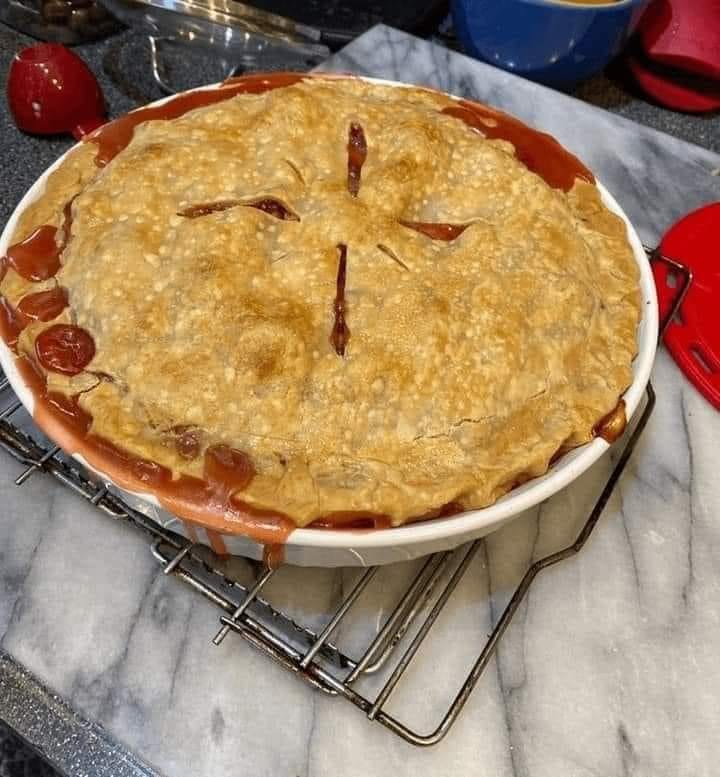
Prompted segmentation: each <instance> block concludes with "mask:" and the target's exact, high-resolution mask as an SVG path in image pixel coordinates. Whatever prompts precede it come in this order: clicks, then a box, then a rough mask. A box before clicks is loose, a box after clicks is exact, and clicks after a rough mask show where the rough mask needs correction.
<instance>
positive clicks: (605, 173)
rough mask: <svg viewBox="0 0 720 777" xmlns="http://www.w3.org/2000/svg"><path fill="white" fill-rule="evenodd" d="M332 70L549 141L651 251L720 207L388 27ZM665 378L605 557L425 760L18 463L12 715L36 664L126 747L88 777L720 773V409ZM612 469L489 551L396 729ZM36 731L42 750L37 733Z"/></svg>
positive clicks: (665, 172)
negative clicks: (695, 214) (219, 640)
mask: <svg viewBox="0 0 720 777" xmlns="http://www.w3.org/2000/svg"><path fill="white" fill-rule="evenodd" d="M325 67H326V68H327V69H332V70H338V71H352V72H359V73H367V74H370V75H374V76H381V77H386V78H394V79H398V80H403V81H410V82H415V83H419V84H429V85H433V86H436V87H440V88H442V89H445V90H447V91H450V92H453V93H456V94H460V95H464V96H471V97H474V98H478V99H481V100H484V101H486V102H489V103H492V104H494V105H497V106H499V107H502V108H505V109H506V110H508V111H510V112H512V113H515V114H516V115H518V116H519V117H521V118H523V119H524V120H526V121H527V122H529V123H531V124H533V125H535V126H537V127H540V128H542V129H545V130H547V131H549V132H551V133H552V134H554V135H556V136H557V137H558V138H559V139H560V140H561V142H563V143H564V144H565V145H567V146H568V147H569V148H570V149H572V150H573V151H575V152H576V153H577V154H578V155H579V156H580V157H582V158H583V160H584V161H585V162H587V163H588V165H589V166H590V167H591V168H593V169H594V170H595V171H596V173H597V174H598V177H599V178H601V179H602V181H603V182H604V183H605V184H606V185H607V186H608V188H609V189H610V190H611V191H612V192H613V193H614V194H615V195H616V197H617V199H618V200H619V201H620V203H621V205H622V206H623V207H624V208H625V209H626V211H627V213H628V214H629V216H630V218H631V219H632V220H633V221H634V223H635V224H636V226H637V227H638V230H639V231H640V233H641V236H642V238H643V239H644V240H645V241H646V242H648V243H650V244H654V243H655V242H656V241H657V240H658V238H659V236H660V234H661V233H662V231H663V230H664V229H665V228H666V227H667V226H668V225H669V224H671V223H672V222H673V221H674V220H675V219H677V218H678V217H679V216H681V215H683V214H684V213H686V212H688V211H689V210H691V209H693V208H694V207H697V206H699V205H700V204H702V203H704V202H709V201H712V200H718V199H720V156H718V155H716V154H713V153H712V152H710V151H706V150H703V149H701V148H699V147H696V146H692V145H690V144H687V143H684V142H683V141H680V140H677V139H675V138H670V137H668V136H665V135H662V134H660V133H658V132H656V131H654V130H651V129H648V128H645V127H640V126H638V125H635V124H633V123H631V122H628V121H626V120H624V119H621V118H618V117H616V116H613V115H611V114H608V113H605V112H603V111H601V110H598V109H595V108H593V107H590V106H588V105H585V104H583V103H581V102H579V101H577V100H574V99H572V98H569V97H566V96H563V95H560V94H557V93H555V92H552V91H550V90H547V89H545V88H543V87H540V86H537V85H533V84H530V83H529V82H525V81H522V80H519V79H517V78H515V77H513V76H511V75H508V74H506V73H502V72H500V71H497V70H495V69H493V68H490V67H488V66H485V65H482V64H480V63H478V62H476V61H473V60H471V59H468V58H465V57H462V56H460V55H458V54H455V53H452V52H449V51H447V50H444V49H440V48H438V47H434V46H432V45H431V44H429V43H426V42H424V41H420V40H417V39H415V38H412V37H410V36H407V35H404V34H402V33H399V32H396V31H393V30H391V29H389V28H384V27H378V28H375V29H373V30H371V31H370V32H369V33H367V34H366V35H364V36H362V37H361V38H359V39H357V40H356V41H354V42H353V43H352V44H351V45H350V46H349V47H347V48H346V49H345V50H344V51H343V52H341V53H340V54H338V55H336V56H335V57H334V58H333V59H332V60H331V61H330V62H329V63H327V64H326V65H325ZM38 172H39V170H37V171H35V170H33V171H31V175H30V177H31V178H32V177H34V175H36V174H37V173H38ZM23 174H25V173H23ZM653 380H654V384H655V388H656V391H657V395H658V401H657V407H656V410H655V412H654V414H653V416H652V418H651V420H650V423H649V426H648V428H647V430H646V433H645V434H644V435H643V438H642V439H641V442H640V443H639V445H638V448H637V449H636V451H635V454H634V456H633V458H632V460H631V462H630V464H629V466H628V469H627V471H626V473H625V475H624V477H623V479H622V481H621V483H620V485H619V487H618V489H617V490H616V492H615V493H614V495H613V497H612V499H611V500H610V503H609V505H608V507H607V509H606V511H605V513H604V515H603V517H602V520H601V522H600V524H599V526H598V527H597V529H596V531H595V534H594V535H593V537H592V539H591V541H590V543H589V544H588V546H587V547H586V548H585V549H584V550H583V551H582V553H581V554H580V555H579V556H577V557H575V558H573V559H571V560H569V561H567V562H564V563H563V564H561V565H559V566H557V567H554V568H552V569H550V570H547V571H546V572H544V573H542V574H541V576H540V577H539V578H538V579H537V580H536V581H535V583H534V585H533V588H532V590H531V593H530V596H529V598H528V599H527V600H526V602H525V603H524V604H523V605H522V607H521V610H520V611H519V613H518V615H517V617H516V620H515V621H514V622H513V625H512V626H511V628H510V630H509V631H508V633H507V634H506V636H505V638H504V640H503V642H502V643H501V645H500V647H499V650H498V653H497V656H496V658H494V659H493V660H492V662H491V664H490V666H489V667H488V670H487V671H486V673H485V676H484V677H483V678H482V680H481V682H480V685H479V686H478V688H477V689H476V691H475V693H474V694H473V696H472V697H471V699H470V701H469V703H468V705H467V707H466V709H465V710H464V712H463V714H462V716H461V718H460V719H459V720H458V722H457V724H456V726H455V727H454V728H453V729H452V730H451V732H450V734H449V735H448V737H447V738H446V739H445V740H444V741H443V742H441V743H440V744H439V745H437V746H436V747H433V748H430V749H418V748H414V747H411V746H410V745H407V744H405V743H404V742H402V741H400V740H399V739H397V738H396V737H394V736H392V735H391V734H389V733H388V732H387V731H385V730H384V729H382V728H381V727H380V726H377V725H374V724H371V723H369V722H368V721H366V720H365V719H364V718H363V716H362V714H361V713H359V712H358V710H356V709H355V708H354V707H352V706H351V705H349V704H347V703H345V702H343V701H342V700H339V699H333V698H329V697H326V696H324V695H322V694H319V693H315V692H313V691H312V690H310V688H309V687H308V686H306V685H305V684H303V683H301V682H299V681H298V680H297V679H296V678H295V677H293V676H291V675H290V674H289V673H288V672H286V671H285V670H284V669H282V668H281V667H279V666H276V665H274V664H272V663H271V662H270V661H268V659H267V658H266V657H264V656H262V655H260V654H258V653H257V652H255V651H253V650H252V649H250V648H249V647H248V646H247V645H246V644H244V643H243V642H242V641H241V640H239V639H237V638H235V637H232V636H231V637H229V638H228V639H226V640H225V642H224V643H223V644H222V645H221V646H220V647H218V648H214V647H212V646H211V644H210V639H211V637H212V636H213V634H214V633H215V631H216V630H217V626H218V621H217V612H216V611H215V609H214V608H212V607H211V606H210V605H209V604H208V603H207V602H205V601H204V600H201V599H200V598H198V597H197V596H195V595H193V594H192V593H191V592H189V591H188V590H187V589H186V588H185V587H183V586H182V585H181V584H180V583H179V581H177V580H175V579H172V578H168V577H164V576H162V575H159V574H158V566H157V563H156V562H155V561H154V560H153V559H152V557H151V554H150V550H149V547H148V543H147V540H146V539H145V537H144V536H142V535H141V534H139V533H138V532H136V531H133V529H132V527H130V526H128V525H126V524H124V523H120V522H115V521H112V520H111V519H109V518H108V517H107V516H106V515H103V514H101V513H100V512H99V511H97V510H96V509H94V508H93V507H92V506H90V505H89V504H86V503H83V502H82V501H80V500H79V499H78V498H77V497H76V496H74V495H73V494H72V493H70V492H69V491H67V490H66V489H64V488H62V487H60V486H59V485H57V484H55V483H54V482H53V481H51V479H50V478H49V477H46V476H43V475H36V476H34V477H33V478H31V480H30V481H29V482H28V483H27V484H26V485H25V486H23V488H22V489H18V488H16V487H14V486H13V485H12V481H13V479H14V478H15V477H16V476H17V474H18V473H19V472H20V467H19V465H17V464H16V463H15V462H13V461H12V460H11V459H10V458H9V457H7V456H5V455H0V504H2V511H1V512H0V648H1V649H2V650H3V651H5V653H6V657H5V659H3V660H4V662H5V663H6V664H8V665H10V666H11V667H13V669H12V672H11V673H10V675H11V681H8V680H6V685H3V684H2V681H1V680H0V689H3V688H4V689H9V690H5V691H4V692H3V694H0V715H2V714H4V711H3V699H4V700H5V701H7V699H8V698H9V696H12V694H16V693H19V690H18V689H19V688H20V687H21V686H22V677H21V675H22V673H23V671H25V670H27V671H28V672H30V673H31V674H32V675H33V676H34V677H35V678H38V679H39V680H40V681H41V682H42V683H44V684H45V685H46V686H47V687H48V688H49V689H51V690H52V691H53V692H54V693H55V694H57V696H56V697H54V698H55V702H54V703H55V705H56V706H57V707H58V708H62V710H64V712H63V713H62V714H59V717H60V718H62V719H67V718H68V717H72V716H73V715H75V714H76V713H79V714H80V715H81V716H83V718H84V719H85V720H86V721H89V722H90V723H91V724H92V726H91V727H90V728H92V731H93V732H95V733H97V732H100V734H99V735H100V738H101V739H103V738H107V739H109V740H110V741H111V743H112V742H118V743H120V745H121V747H119V748H116V749H115V750H113V749H112V748H113V747H114V745H112V744H111V745H110V746H109V747H110V751H112V752H111V753H110V755H107V753H108V752H109V751H108V749H107V748H106V749H105V750H104V751H103V752H104V753H105V755H104V756H103V757H102V758H98V760H97V762H94V763H93V764H91V765H88V762H87V761H83V759H82V758H81V757H80V755H79V754H78V752H75V753H74V755H75V756H77V757H76V758H75V759H74V760H73V757H72V756H73V751H72V748H71V749H70V750H69V751H67V750H66V751H65V759H66V760H65V761H64V762H63V764H62V765H63V767H64V768H65V769H66V771H69V772H71V773H73V774H93V775H105V774H107V775H120V774H126V773H128V774H130V773H140V772H142V770H143V769H144V767H143V763H145V764H149V765H150V766H151V767H152V768H154V769H156V770H157V771H158V772H160V773H162V774H165V775H168V776H169V777H186V776H187V777H197V776H198V775H206V774H207V775H210V774H213V775H223V774H247V775H252V776H253V777H261V776H263V775H268V777H270V776H272V777H280V776H281V775H288V777H296V776H302V777H325V776H326V775H327V776H328V777H329V776H330V775H333V776H334V775H343V777H353V776H354V775H358V777H360V775H363V777H364V775H368V774H371V775H393V777H402V775H414V776H417V777H420V776H421V775H428V776H429V775H433V776H434V775H452V776H453V777H454V776H455V775H458V776H462V777H464V775H478V774H483V775H493V777H511V776H512V777H516V776H517V777H519V776H520V775H522V776H523V777H524V776H525V775H531V777H560V776H561V775H562V777H599V776H600V775H602V776H603V777H605V776H612V777H625V775H651V776H652V777H710V776H711V775H714V774H715V773H716V764H717V763H718V762H720V737H718V736H717V732H718V730H720V704H718V698H720V665H719V664H718V661H717V654H718V651H719V650H720V520H719V519H718V518H719V513H720V481H719V480H718V478H717V472H716V469H717V468H716V451H717V439H718V437H719V435H720V415H718V413H717V412H716V411H715V410H713V409H712V408H711V406H710V405H709V404H708V403H707V402H705V400H703V399H702V397H700V396H699V395H698V394H697V393H696V392H695V390H694V389H693V388H692V387H691V386H690V385H689V384H688V383H687V382H686V381H685V380H684V378H683V377H682V376H681V374H680V373H679V371H678V370H677V368H676V367H675V365H674V363H673V362H672V361H671V360H670V359H669V358H668V356H667V354H666V353H665V352H664V351H661V352H660V353H659V355H658V359H657V363H656V366H655V371H654V377H653ZM610 465H611V459H610V457H605V459H603V460H602V461H601V462H599V463H598V464H597V465H596V466H595V467H594V468H593V469H592V470H590V471H589V472H588V473H586V474H585V475H584V476H583V477H582V478H581V479H580V480H579V481H577V482H576V483H575V484H573V485H572V486H571V487H570V488H568V489H566V490H565V491H564V492H562V493H561V494H559V495H557V496H556V497H554V498H553V499H552V500H550V502H547V503H545V504H543V505H542V506H540V507H539V508H536V509H534V510H532V511H530V512H529V513H527V514H526V515H524V516H522V517H520V518H518V519H517V520H516V521H513V522H512V523H511V524H509V525H507V526H506V527H505V528H503V529H502V530H500V531H498V532H496V533H495V534H493V535H491V536H490V537H488V538H487V540H486V542H485V543H483V545H482V547H481V550H480V552H479V553H478V554H477V556H476V558H475V560H474V561H473V564H472V566H471V568H470V569H469V571H468V574H467V575H466V576H465V577H464V578H463V581H462V583H461V584H460V586H459V588H458V590H457V591H456V593H455V595H454V597H453V600H452V601H451V607H450V608H449V610H448V612H447V613H444V614H443V616H442V617H441V619H440V621H439V622H438V624H437V626H436V630H437V632H436V633H437V636H433V637H431V639H430V640H429V644H428V645H427V648H426V649H425V648H424V649H423V654H422V655H421V656H420V659H421V660H422V662H423V663H422V664H421V665H420V667H418V668H417V669H416V668H415V667H414V668H413V671H412V673H411V676H410V677H409V678H407V682H406V686H405V687H404V688H403V693H402V694H400V695H399V698H398V699H397V701H396V702H394V704H396V705H397V710H398V714H407V715H411V716H413V717H414V719H415V720H418V721H419V722H420V724H421V726H423V727H427V726H426V724H427V722H428V721H431V720H434V719H435V718H436V717H437V713H438V712H440V711H442V709H443V703H444V702H446V701H447V699H448V694H451V693H452V692H453V691H454V690H455V689H456V688H457V685H458V682H459V681H460V679H461V678H462V677H463V675H464V673H465V672H466V671H467V668H468V662H469V661H470V660H471V659H472V658H474V656H475V655H476V654H477V651H478V650H479V647H480V646H481V644H482V643H483V642H484V639H485V637H486V635H487V633H488V631H489V630H490V629H491V627H492V624H493V622H494V620H495V619H496V618H497V616H498V613H499V611H500V609H501V607H502V606H503V604H504V602H505V601H506V600H507V597H508V595H509V593H510V592H511V591H512V588H513V586H514V584H515V583H516V581H517V580H518V578H519V577H520V575H521V574H522V572H523V571H524V569H525V568H526V567H527V565H528V564H529V563H530V562H531V561H532V560H533V559H536V558H539V557H541V556H542V555H544V554H546V553H548V552H550V551H552V550H554V549H557V548H559V547H561V546H562V545H563V544H564V543H565V542H567V540H568V539H569V538H571V537H573V534H574V532H575V531H576V530H577V527H578V526H579V525H580V524H581V523H582V521H583V519H584V517H585V514H586V510H587V506H588V505H589V504H590V502H591V501H592V499H593V496H594V495H595V494H597V492H598V491H599V489H600V487H601V485H602V483H603V480H604V478H605V477H607V473H608V472H609V467H610ZM408 573H409V569H408V566H407V565H401V566H398V567H393V568H388V569H385V570H383V575H384V577H383V578H382V579H383V581H384V582H383V585H382V586H381V588H383V587H384V588H385V589H386V590H385V591H382V590H381V591H378V592H377V593H370V594H369V595H368V596H367V597H366V598H365V599H363V602H362V605H361V606H360V608H359V613H358V618H359V620H358V621H357V623H356V624H355V627H354V628H356V629H358V628H359V629H363V630H365V632H367V631H368V630H372V629H373V628H376V627H377V620H378V618H377V612H378V610H379V609H382V608H381V604H380V603H381V602H384V601H385V599H384V598H383V595H384V594H385V593H387V590H389V589H391V588H392V586H393V584H394V582H393V581H394V580H397V579H400V578H404V577H405V576H406V575H407V574H408ZM356 574H357V573H356V572H350V571H343V570H293V569H283V570H281V572H280V573H278V579H277V580H276V581H273V583H274V585H275V590H274V597H275V600H280V599H281V600H283V601H286V602H287V606H288V607H289V608H290V609H291V610H293V611H294V612H299V613H300V615H301V616H303V617H305V618H310V619H312V618H313V617H315V618H317V613H318V612H320V611H321V608H325V609H332V605H333V603H337V602H338V601H339V600H340V597H341V596H342V593H343V591H347V587H348V586H349V585H350V584H351V583H352V581H353V580H354V578H355V575H356ZM385 606H386V605H385ZM350 631H352V629H350ZM356 636H357V634H353V633H346V634H342V633H341V634H340V635H339V639H343V638H345V639H348V640H350V641H351V642H352V641H353V640H354V639H355V638H356ZM2 663H3V661H0V664H2ZM17 664H20V665H21V666H22V667H24V668H25V669H24V670H23V669H19V668H18V666H17ZM423 669H424V671H422V670H423ZM6 677H7V676H6ZM12 678H14V679H12ZM18 678H19V679H18ZM16 712H17V711H16ZM21 719H22V715H21V714H20V713H17V714H16V718H15V720H16V722H17V720H21ZM10 722H11V723H12V721H10ZM23 733H27V734H28V735H29V736H30V738H31V739H33V738H34V741H36V742H38V741H39V740H41V739H42V736H43V732H42V731H39V730H37V728H35V729H33V728H32V725H31V723H30V722H28V723H27V728H26V731H25V732H23ZM58 736H63V734H59V735H58ZM76 741H80V740H76ZM39 743H40V744H42V742H41V741H40V742H39ZM96 746H97V742H96ZM122 746H126V747H127V748H128V749H129V751H130V752H131V753H132V754H133V755H132V756H123V754H122V752H123V751H122ZM68 752H69V753H70V754H69V755H68ZM113 753H114V754H115V760H114V761H113V760H112V754H113Z"/></svg>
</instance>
